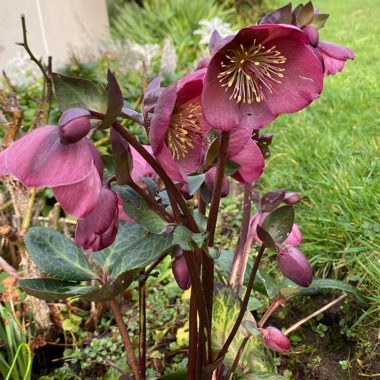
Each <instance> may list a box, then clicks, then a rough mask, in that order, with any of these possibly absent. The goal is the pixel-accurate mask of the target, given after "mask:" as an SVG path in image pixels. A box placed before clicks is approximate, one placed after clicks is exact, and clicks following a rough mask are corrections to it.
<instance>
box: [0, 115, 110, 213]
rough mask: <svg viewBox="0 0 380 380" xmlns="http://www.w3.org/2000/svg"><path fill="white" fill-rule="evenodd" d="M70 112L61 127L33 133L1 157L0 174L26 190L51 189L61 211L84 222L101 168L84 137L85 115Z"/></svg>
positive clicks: (96, 194) (93, 200)
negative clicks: (12, 178)
mask: <svg viewBox="0 0 380 380" xmlns="http://www.w3.org/2000/svg"><path fill="white" fill-rule="evenodd" d="M86 112H87V111H85V110H78V109H70V110H68V111H66V112H65V113H64V114H63V115H62V117H61V120H60V125H59V126H56V125H45V126H42V127H39V128H36V129H34V130H33V131H32V132H30V133H28V134H27V135H25V136H23V137H22V138H20V139H19V140H17V141H15V142H14V143H12V144H11V145H10V146H9V147H8V148H7V149H5V150H4V151H3V152H1V153H0V174H2V175H5V174H9V175H12V176H13V177H15V178H17V179H18V180H19V181H20V182H22V183H23V184H24V185H25V186H28V187H51V188H52V190H53V193H54V195H55V197H56V199H57V200H58V202H59V203H61V205H62V207H63V208H64V209H65V210H66V211H67V212H68V213H70V214H72V215H74V216H76V217H78V218H83V217H85V216H86V215H88V214H89V213H90V212H91V211H92V209H93V208H94V207H95V205H96V203H97V200H98V197H99V193H100V188H101V179H100V178H101V176H102V170H103V166H102V163H101V159H100V156H99V153H98V152H97V150H96V149H95V147H94V146H93V145H92V144H91V142H90V140H89V139H88V138H87V137H86V135H87V133H88V131H89V120H88V113H87V114H86Z"/></svg>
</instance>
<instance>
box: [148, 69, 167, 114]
mask: <svg viewBox="0 0 380 380" xmlns="http://www.w3.org/2000/svg"><path fill="white" fill-rule="evenodd" d="M160 84H161V78H160V77H159V76H158V77H156V78H154V79H153V80H152V81H151V82H150V83H149V85H148V87H147V88H146V91H145V94H144V118H145V119H147V117H148V112H152V110H153V109H154V107H155V105H156V103H157V100H158V98H159V97H160V95H161V94H162V92H163V91H164V88H161V87H160Z"/></svg>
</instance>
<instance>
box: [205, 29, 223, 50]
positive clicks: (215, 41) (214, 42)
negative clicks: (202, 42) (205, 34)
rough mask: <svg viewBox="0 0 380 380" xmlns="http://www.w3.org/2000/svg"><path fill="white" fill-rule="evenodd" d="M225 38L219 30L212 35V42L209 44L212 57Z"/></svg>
mask: <svg viewBox="0 0 380 380" xmlns="http://www.w3.org/2000/svg"><path fill="white" fill-rule="evenodd" d="M222 40H223V37H222V36H221V35H220V34H219V32H218V31H217V30H214V31H213V32H212V34H211V37H210V41H209V43H208V50H209V52H210V54H211V55H213V53H214V51H217V50H218V46H219V45H220V43H221V41H222Z"/></svg>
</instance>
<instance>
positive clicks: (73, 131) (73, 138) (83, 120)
mask: <svg viewBox="0 0 380 380" xmlns="http://www.w3.org/2000/svg"><path fill="white" fill-rule="evenodd" d="M90 115H91V114H90V112H89V111H88V110H86V109H84V108H70V109H68V110H67V111H65V112H64V113H63V115H62V116H61V118H60V119H59V137H60V138H61V142H62V143H63V144H72V143H75V142H77V141H79V140H81V139H83V138H84V137H86V136H87V134H88V132H90V128H91V124H90V118H89V117H90Z"/></svg>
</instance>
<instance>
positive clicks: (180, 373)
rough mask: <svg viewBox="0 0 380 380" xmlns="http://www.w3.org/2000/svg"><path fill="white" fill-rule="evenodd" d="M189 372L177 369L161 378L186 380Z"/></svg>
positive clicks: (162, 379)
mask: <svg viewBox="0 0 380 380" xmlns="http://www.w3.org/2000/svg"><path fill="white" fill-rule="evenodd" d="M186 379H187V372H186V371H177V372H173V373H169V374H168V375H164V376H161V377H160V378H159V380H186Z"/></svg>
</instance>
